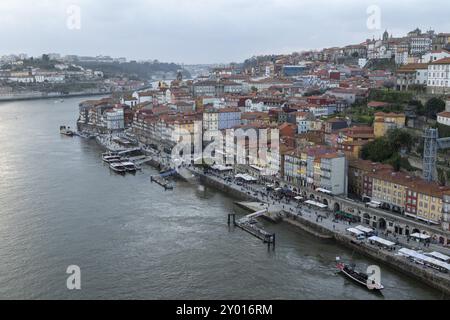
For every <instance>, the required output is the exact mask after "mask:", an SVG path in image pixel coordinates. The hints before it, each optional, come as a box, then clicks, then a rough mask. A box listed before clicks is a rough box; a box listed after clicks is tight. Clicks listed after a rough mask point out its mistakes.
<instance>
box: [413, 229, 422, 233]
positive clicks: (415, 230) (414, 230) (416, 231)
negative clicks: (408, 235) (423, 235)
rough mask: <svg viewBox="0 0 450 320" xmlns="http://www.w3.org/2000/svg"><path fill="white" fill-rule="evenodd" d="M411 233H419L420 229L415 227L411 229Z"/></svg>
mask: <svg viewBox="0 0 450 320" xmlns="http://www.w3.org/2000/svg"><path fill="white" fill-rule="evenodd" d="M412 233H420V230H419V229H417V228H414V229H413V231H412Z"/></svg>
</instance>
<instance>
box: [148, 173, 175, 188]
mask: <svg viewBox="0 0 450 320" xmlns="http://www.w3.org/2000/svg"><path fill="white" fill-rule="evenodd" d="M150 181H151V182H156V183H157V184H159V185H160V186H161V187H163V188H164V190H173V185H172V184H171V183H170V182H169V181H168V180H166V179H164V178H163V177H161V176H159V175H158V176H151V177H150Z"/></svg>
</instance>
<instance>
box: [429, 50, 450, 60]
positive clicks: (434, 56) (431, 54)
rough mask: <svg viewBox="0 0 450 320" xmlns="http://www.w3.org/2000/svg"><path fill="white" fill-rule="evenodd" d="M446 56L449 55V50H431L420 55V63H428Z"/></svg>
mask: <svg viewBox="0 0 450 320" xmlns="http://www.w3.org/2000/svg"><path fill="white" fill-rule="evenodd" d="M448 57H450V52H448V51H447V50H437V51H431V52H428V53H426V54H424V55H423V56H422V63H430V62H434V61H437V60H440V59H444V58H448Z"/></svg>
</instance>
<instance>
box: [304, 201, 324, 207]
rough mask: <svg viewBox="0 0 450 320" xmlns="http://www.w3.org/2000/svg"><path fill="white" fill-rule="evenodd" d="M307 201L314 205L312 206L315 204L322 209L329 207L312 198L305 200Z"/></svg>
mask: <svg viewBox="0 0 450 320" xmlns="http://www.w3.org/2000/svg"><path fill="white" fill-rule="evenodd" d="M305 203H306V204H309V205H312V206H315V207H319V208H321V209H325V208H328V206H327V205H325V204H323V203H320V202H316V201H312V200H308V201H305Z"/></svg>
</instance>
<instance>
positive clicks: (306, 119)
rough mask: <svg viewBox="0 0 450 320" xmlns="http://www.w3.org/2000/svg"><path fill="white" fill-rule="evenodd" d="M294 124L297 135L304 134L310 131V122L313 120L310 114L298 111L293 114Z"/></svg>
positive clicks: (312, 115)
mask: <svg viewBox="0 0 450 320" xmlns="http://www.w3.org/2000/svg"><path fill="white" fill-rule="evenodd" d="M295 116H296V118H295V122H296V124H297V133H299V134H301V133H306V132H308V131H310V130H311V122H312V121H313V120H314V119H315V117H314V114H313V113H311V112H305V111H298V112H296V113H295Z"/></svg>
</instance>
